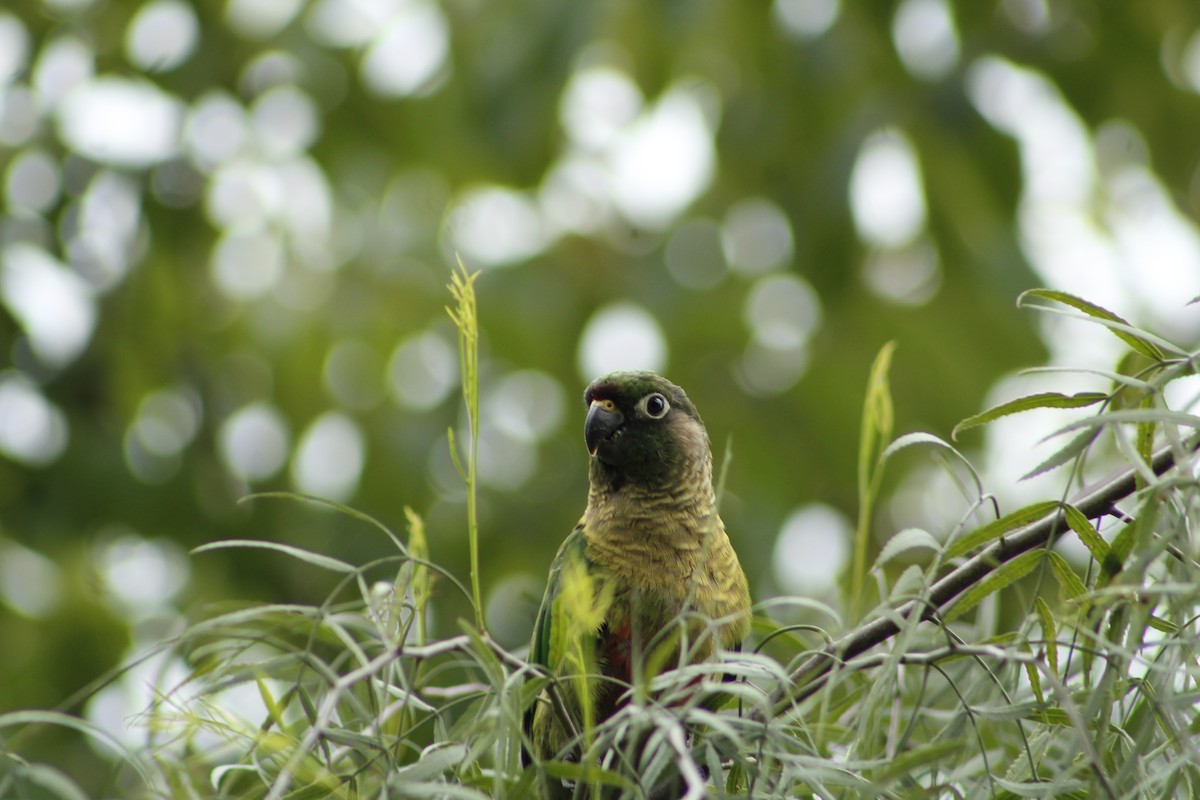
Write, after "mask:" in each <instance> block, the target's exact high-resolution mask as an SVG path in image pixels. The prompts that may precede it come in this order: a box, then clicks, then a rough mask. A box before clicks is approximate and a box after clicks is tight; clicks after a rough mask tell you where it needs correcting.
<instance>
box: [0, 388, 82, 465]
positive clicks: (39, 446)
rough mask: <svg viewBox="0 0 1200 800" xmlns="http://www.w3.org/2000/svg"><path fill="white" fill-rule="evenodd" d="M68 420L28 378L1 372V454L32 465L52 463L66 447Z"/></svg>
mask: <svg viewBox="0 0 1200 800" xmlns="http://www.w3.org/2000/svg"><path fill="white" fill-rule="evenodd" d="M67 434H68V428H67V418H66V417H65V416H64V415H63V413H62V412H61V411H59V410H58V408H56V407H55V406H54V405H53V404H52V403H51V402H50V401H49V400H47V399H46V398H45V396H44V395H43V394H42V393H41V392H40V391H38V389H37V387H36V386H34V385H33V383H32V382H30V381H29V380H28V379H27V378H25V377H24V376H23V375H21V374H20V373H18V372H11V371H10V372H5V373H0V452H2V453H4V455H6V456H8V457H9V458H11V459H13V460H14V461H19V462H21V463H23V464H28V465H30V466H35V467H40V466H45V465H46V464H50V463H52V462H53V461H55V460H56V459H58V457H59V456H60V455H62V452H63V450H65V449H66V448H67V438H68V435H67Z"/></svg>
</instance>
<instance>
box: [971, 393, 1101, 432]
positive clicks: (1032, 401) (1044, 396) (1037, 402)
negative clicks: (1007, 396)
mask: <svg viewBox="0 0 1200 800" xmlns="http://www.w3.org/2000/svg"><path fill="white" fill-rule="evenodd" d="M1107 399H1108V395H1106V394H1104V393H1103V392H1080V393H1078V394H1069V395H1068V394H1062V393H1061V392H1041V393H1039V394H1030V395H1026V396H1024V397H1018V398H1017V399H1016V400H1009V401H1008V402H1007V403H1001V404H1000V405H998V406H994V407H992V408H989V409H988V410H987V411H984V412H982V413H979V414H976V415H975V416H973V417H967V418H966V419H964V420H963V421H962V422H960V423H958V424H957V425H955V426H954V430H952V431H950V438H951V439H957V438H958V434H959V433H961V432H962V431H965V430H970V429H971V428H975V427H978V426H980V425H986V424H987V423H989V422H992V421H994V420H997V419H1000V418H1001V417H1007V416H1009V415H1010V414H1019V413H1020V412H1022V411H1029V410H1031V409H1034V408H1085V407H1087V406H1092V405H1095V404H1096V403H1100V402H1103V401H1105V400H1107Z"/></svg>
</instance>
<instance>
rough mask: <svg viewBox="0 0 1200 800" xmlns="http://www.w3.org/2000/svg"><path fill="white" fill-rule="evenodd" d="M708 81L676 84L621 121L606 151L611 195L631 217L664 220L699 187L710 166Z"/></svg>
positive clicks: (656, 225) (712, 98)
mask: <svg viewBox="0 0 1200 800" xmlns="http://www.w3.org/2000/svg"><path fill="white" fill-rule="evenodd" d="M717 99H718V98H717V95H716V90H715V89H713V88H712V87H711V86H708V85H689V86H677V87H674V88H672V89H670V90H668V91H667V92H666V94H664V95H663V96H662V97H661V98H660V99H659V100H658V102H656V103H655V104H654V105H653V106H652V107H651V108H649V109H647V110H646V111H645V112H644V113H643V114H641V115H640V116H639V117H638V118H637V120H635V121H634V122H633V123H632V124H630V125H629V126H627V127H626V128H625V129H624V130H623V131H622V132H621V134H620V136H619V137H618V138H617V140H616V142H615V143H614V145H613V151H612V164H611V168H612V173H611V174H612V186H611V191H612V197H613V202H614V203H615V204H616V206H617V208H618V209H619V210H620V211H621V213H622V214H623V215H624V216H625V217H627V218H628V219H629V220H630V221H631V222H633V223H636V224H638V225H642V226H645V227H647V228H651V229H655V230H658V229H662V228H664V227H666V226H667V225H669V224H670V223H671V221H672V220H674V219H675V217H676V216H678V215H679V214H680V213H681V212H682V211H683V210H684V209H685V208H687V207H688V206H689V205H690V204H691V203H692V202H693V201H694V200H695V199H696V198H697V197H699V196H700V195H701V194H702V193H703V192H704V190H705V189H707V188H708V184H709V182H710V181H711V180H712V177H713V173H714V171H715V169H716V163H717V154H716V150H715V148H714V147H713V123H714V122H715V120H710V118H709V112H710V110H711V109H712V107H714V106H715V105H716V102H717Z"/></svg>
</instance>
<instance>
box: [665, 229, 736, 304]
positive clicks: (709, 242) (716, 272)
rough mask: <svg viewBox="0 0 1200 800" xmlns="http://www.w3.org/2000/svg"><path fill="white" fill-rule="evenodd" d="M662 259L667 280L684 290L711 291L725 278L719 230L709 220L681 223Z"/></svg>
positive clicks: (723, 255) (668, 243)
mask: <svg viewBox="0 0 1200 800" xmlns="http://www.w3.org/2000/svg"><path fill="white" fill-rule="evenodd" d="M663 258H664V260H665V261H666V263H667V272H669V273H671V277H672V278H674V279H675V280H676V281H677V282H678V283H679V285H680V286H685V287H687V288H688V289H698V290H703V289H712V288H713V287H715V286H717V285H718V284H719V283H720V282H721V281H722V280H724V278H725V272H726V269H725V254H724V252H723V251H722V249H721V229H720V228H718V227H717V224H716V223H715V222H712V221H710V220H705V219H693V220H688V221H686V222H684V223H682V224H681V225H680V226H679V227H678V228H676V229H675V231H674V232H673V233H672V234H671V238H670V239H669V240H668V241H667V247H666V250H665V251H664V253H663Z"/></svg>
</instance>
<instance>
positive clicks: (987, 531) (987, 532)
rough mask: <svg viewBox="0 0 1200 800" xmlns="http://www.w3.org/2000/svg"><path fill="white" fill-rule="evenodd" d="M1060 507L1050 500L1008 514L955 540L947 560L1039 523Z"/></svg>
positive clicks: (948, 551) (947, 554) (949, 549)
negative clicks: (1011, 532)
mask: <svg viewBox="0 0 1200 800" xmlns="http://www.w3.org/2000/svg"><path fill="white" fill-rule="evenodd" d="M1060 507H1061V504H1060V503H1058V502H1056V501H1053V500H1048V501H1045V502H1042V503H1034V504H1033V505H1031V506H1026V507H1025V508H1022V509H1018V510H1017V511H1014V512H1012V513H1011V514H1006V515H1004V516H1003V517H1001V518H1000V519H998V520H996V521H995V522H989V523H988V524H987V525H984V526H983V527H982V528H976V529H975V530H973V531H970V532H969V533H965V534H963V535H962V536H960V537H958V538H957V539H955V540H954V541H953V542H951V543H950V544H949V546H948V547H947V548H946V558H958V557H959V556H962V555H966V554H967V553H969V552H971V551H972V550H974V549H975V548H976V547H979V546H980V545H982V544H986V543H988V542H990V541H992V540H993V539H998V538H1000V537H1001V536H1003V535H1004V534H1006V533H1008V532H1009V531H1011V530H1015V529H1016V528H1023V527H1025V526H1026V525H1029V524H1030V523H1033V522H1037V521H1038V520H1039V519H1041V518H1042V517H1044V516H1046V515H1047V514H1049V513H1051V512H1052V511H1057V510H1058V509H1059V508H1060Z"/></svg>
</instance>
